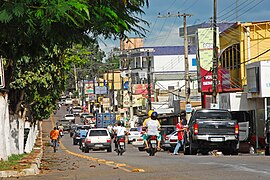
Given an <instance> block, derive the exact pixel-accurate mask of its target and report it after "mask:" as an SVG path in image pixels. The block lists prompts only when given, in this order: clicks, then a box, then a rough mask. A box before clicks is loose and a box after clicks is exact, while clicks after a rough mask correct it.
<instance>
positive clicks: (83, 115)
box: [81, 114, 89, 117]
mask: <svg viewBox="0 0 270 180" xmlns="http://www.w3.org/2000/svg"><path fill="white" fill-rule="evenodd" d="M85 116H89V114H82V115H81V117H85Z"/></svg>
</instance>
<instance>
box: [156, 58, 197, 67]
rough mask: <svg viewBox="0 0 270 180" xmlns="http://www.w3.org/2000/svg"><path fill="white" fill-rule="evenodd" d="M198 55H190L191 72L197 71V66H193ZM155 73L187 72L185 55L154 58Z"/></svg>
mask: <svg viewBox="0 0 270 180" xmlns="http://www.w3.org/2000/svg"><path fill="white" fill-rule="evenodd" d="M194 58H196V55H195V54H194V55H188V61H189V70H190V71H196V69H197V66H192V59H194ZM154 71H185V58H184V55H164V56H154Z"/></svg>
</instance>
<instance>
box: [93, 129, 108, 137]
mask: <svg viewBox="0 0 270 180" xmlns="http://www.w3.org/2000/svg"><path fill="white" fill-rule="evenodd" d="M89 136H108V134H107V131H106V130H92V131H90V133H89Z"/></svg>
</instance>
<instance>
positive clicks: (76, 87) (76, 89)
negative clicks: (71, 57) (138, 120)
mask: <svg viewBox="0 0 270 180" xmlns="http://www.w3.org/2000/svg"><path fill="white" fill-rule="evenodd" d="M73 70H74V81H75V91H76V93H78V76H77V70H76V66H75V64H73ZM76 98H77V97H76Z"/></svg>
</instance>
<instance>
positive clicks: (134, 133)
mask: <svg viewBox="0 0 270 180" xmlns="http://www.w3.org/2000/svg"><path fill="white" fill-rule="evenodd" d="M140 136H141V133H140V132H139V131H138V129H137V128H130V129H129V131H128V144H130V143H131V142H132V141H135V139H137V138H139V137H140Z"/></svg>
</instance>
